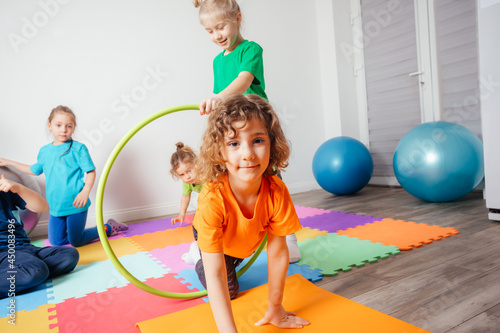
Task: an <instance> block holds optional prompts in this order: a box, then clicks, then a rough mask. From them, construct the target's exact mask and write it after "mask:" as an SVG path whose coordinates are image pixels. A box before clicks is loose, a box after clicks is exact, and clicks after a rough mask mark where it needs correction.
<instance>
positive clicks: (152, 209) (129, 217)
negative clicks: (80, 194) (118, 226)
mask: <svg viewBox="0 0 500 333" xmlns="http://www.w3.org/2000/svg"><path fill="white" fill-rule="evenodd" d="M287 186H288V190H289V191H290V193H292V194H293V193H301V192H307V191H311V190H316V189H319V188H320V187H319V185H318V184H317V183H316V182H304V183H298V184H287ZM179 205H180V202H179V201H177V202H171V203H167V204H161V205H151V206H142V207H133V208H127V209H120V210H115V211H108V212H106V211H105V212H103V219H104V222H106V221H107V220H108V219H110V218H113V219H115V220H117V221H119V222H125V223H126V222H130V221H137V220H144V219H154V218H157V217H161V216H166V215H172V214H177V213H178V212H179ZM48 222H49V221H48V218H45V219H41V220H40V221H38V223H37V225H36V227H35V229H34V230H33V231H32V232H31V233H30V235H29V236H30V237H31V238H41V237H46V236H47V227H48ZM94 226H96V214H95V205H92V206H90V209H89V214H88V216H87V225H86V227H87V228H91V227H94Z"/></svg>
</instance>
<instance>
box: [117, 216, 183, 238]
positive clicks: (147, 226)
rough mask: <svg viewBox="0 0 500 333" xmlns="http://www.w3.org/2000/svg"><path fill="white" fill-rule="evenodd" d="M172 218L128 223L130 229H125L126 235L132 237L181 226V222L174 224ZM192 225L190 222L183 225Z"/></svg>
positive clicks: (124, 233)
mask: <svg viewBox="0 0 500 333" xmlns="http://www.w3.org/2000/svg"><path fill="white" fill-rule="evenodd" d="M170 220H171V218H170V217H169V218H165V219H159V220H154V221H147V222H141V223H134V224H129V225H128V230H125V231H123V232H122V233H123V235H124V237H131V236H137V235H144V234H148V233H153V232H156V231H160V230H167V229H175V228H178V227H179V223H176V224H175V226H172V223H170ZM186 225H190V223H183V224H182V226H186Z"/></svg>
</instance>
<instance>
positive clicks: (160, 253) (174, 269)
mask: <svg viewBox="0 0 500 333" xmlns="http://www.w3.org/2000/svg"><path fill="white" fill-rule="evenodd" d="M190 245H191V243H181V244H178V245H174V246H167V247H164V248H162V249H153V250H151V251H149V253H151V255H152V256H153V257H155V258H156V259H157V260H158V261H159V262H161V263H162V264H163V265H165V267H168V268H169V269H170V273H179V272H181V271H183V270H184V269H189V268H193V267H194V265H188V264H186V263H185V262H184V260H182V255H183V254H184V253H186V252H189V247H190Z"/></svg>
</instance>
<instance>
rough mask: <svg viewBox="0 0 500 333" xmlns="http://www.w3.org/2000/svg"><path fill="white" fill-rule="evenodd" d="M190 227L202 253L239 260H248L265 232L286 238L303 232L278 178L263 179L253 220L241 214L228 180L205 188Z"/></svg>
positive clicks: (290, 201) (288, 196)
mask: <svg viewBox="0 0 500 333" xmlns="http://www.w3.org/2000/svg"><path fill="white" fill-rule="evenodd" d="M193 225H194V227H195V229H196V230H197V231H198V246H199V248H200V250H201V251H203V252H207V253H217V252H223V253H224V254H227V255H230V256H232V257H235V258H241V259H243V258H247V257H249V256H250V255H251V254H252V253H253V252H254V251H255V250H256V249H257V247H259V245H260V243H261V242H262V240H263V239H264V237H265V236H266V234H267V233H268V232H270V233H271V234H273V235H276V236H286V235H290V234H293V233H294V232H297V231H299V230H300V229H301V228H302V226H301V225H300V222H299V218H298V216H297V213H296V212H295V207H294V205H293V202H292V198H291V197H290V193H289V192H288V189H287V187H286V186H285V183H283V181H282V180H281V179H279V178H278V177H277V176H272V177H262V184H261V186H260V190H259V195H258V198H257V202H256V204H255V208H254V214H253V217H252V218H246V217H245V216H244V215H243V213H242V212H241V210H240V207H239V205H238V202H237V201H236V199H235V197H234V195H233V192H232V191H231V188H230V186H229V182H228V177H227V176H225V177H224V179H223V181H222V184H220V183H208V184H205V186H204V187H203V189H202V190H201V193H200V196H199V197H198V209H197V210H196V214H195V216H194V221H193Z"/></svg>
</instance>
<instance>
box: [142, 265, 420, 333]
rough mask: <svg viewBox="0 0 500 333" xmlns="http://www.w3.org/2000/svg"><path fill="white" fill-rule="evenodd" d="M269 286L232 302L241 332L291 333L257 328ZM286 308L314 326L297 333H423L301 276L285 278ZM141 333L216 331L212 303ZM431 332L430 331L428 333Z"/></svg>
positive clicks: (150, 324)
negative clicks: (166, 330) (256, 323)
mask: <svg viewBox="0 0 500 333" xmlns="http://www.w3.org/2000/svg"><path fill="white" fill-rule="evenodd" d="M267 292H268V287H267V285H263V286H260V287H256V288H254V289H250V290H247V291H244V292H241V293H240V294H239V295H238V297H237V298H236V299H235V300H233V301H232V302H231V304H232V307H233V313H234V317H235V320H236V326H237V328H238V332H259V333H260V332H264V333H265V332H285V331H286V332H290V330H284V329H279V328H277V327H275V326H272V325H265V326H259V327H258V326H255V325H254V323H255V322H256V321H257V320H259V319H260V318H262V317H263V316H264V313H265V311H266V307H267ZM283 305H284V307H285V309H286V310H288V311H294V312H296V313H297V315H299V316H300V317H302V318H306V319H307V320H309V322H310V323H311V324H310V325H309V326H305V327H304V328H303V329H301V330H297V331H294V332H349V333H367V332H370V333H402V332H405V333H424V332H427V331H426V330H424V329H421V328H418V327H416V326H413V325H411V324H408V323H406V322H404V321H401V320H399V319H396V318H394V317H391V316H389V315H386V314H383V313H381V312H378V311H376V310H373V309H371V308H369V307H366V306H364V305H361V304H359V303H356V302H354V301H351V300H349V299H347V298H344V297H342V296H338V295H336V294H333V293H331V292H329V291H326V290H324V289H321V288H320V287H317V286H315V285H314V284H312V283H311V282H309V281H308V280H306V279H305V278H304V277H302V276H301V275H299V274H295V275H292V276H290V277H288V278H287V279H286V285H285V297H284V300H283ZM137 326H138V327H139V329H140V330H141V332H142V333H159V332H165V329H166V328H168V331H169V332H186V333H187V332H204V333H209V332H214V333H216V332H217V327H216V325H215V321H214V319H213V317H212V311H211V309H210V303H205V304H202V305H198V306H195V307H193V308H189V309H186V310H182V311H179V312H175V313H171V314H168V315H165V316H161V317H158V318H154V319H150V320H147V321H143V322H140V323H138V324H137ZM427 333H429V332H427Z"/></svg>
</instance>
